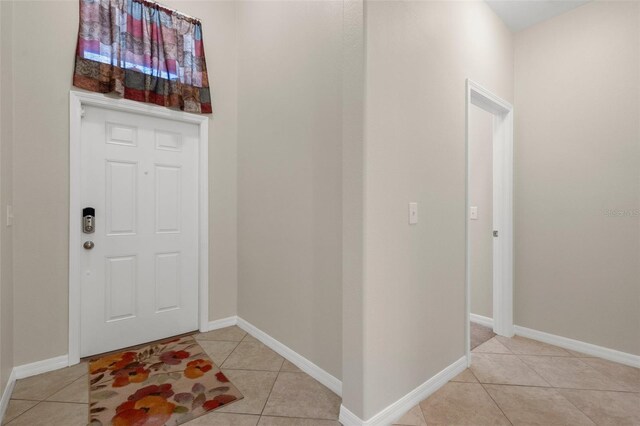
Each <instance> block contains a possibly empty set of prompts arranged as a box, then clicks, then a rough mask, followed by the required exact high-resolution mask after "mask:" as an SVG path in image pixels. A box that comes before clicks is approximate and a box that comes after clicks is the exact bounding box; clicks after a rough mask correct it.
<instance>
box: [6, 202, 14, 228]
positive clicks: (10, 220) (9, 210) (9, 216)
mask: <svg viewBox="0 0 640 426" xmlns="http://www.w3.org/2000/svg"><path fill="white" fill-rule="evenodd" d="M10 226H13V206H7V227H10Z"/></svg>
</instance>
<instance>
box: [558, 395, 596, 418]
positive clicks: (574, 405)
mask: <svg viewBox="0 0 640 426" xmlns="http://www.w3.org/2000/svg"><path fill="white" fill-rule="evenodd" d="M556 394H558V395H559V396H560V397H561V398H562V399H564V400H565V401H567V402H568V403H569V404H571V405H572V406H573V407H574V408H575V409H576V410H578V411H579V412H581V413H582V414H584V416H585V417H586V418H588V419H589V420H591V423H593V424H594V425H597V424H598V422H596V421H595V420H594V419H592V418H591V416H589V415H588V414H587V413H585V412H584V411H582V410H581V409H580V407H578V406H577V405H576V404H574V403H573V402H572V401H571V400H570V399H569V398H567V397H566V396H564V395H563V394H561V393H560V392H557V391H556Z"/></svg>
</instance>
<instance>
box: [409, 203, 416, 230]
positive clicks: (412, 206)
mask: <svg viewBox="0 0 640 426" xmlns="http://www.w3.org/2000/svg"><path fill="white" fill-rule="evenodd" d="M417 223H418V203H409V225H415V224H417Z"/></svg>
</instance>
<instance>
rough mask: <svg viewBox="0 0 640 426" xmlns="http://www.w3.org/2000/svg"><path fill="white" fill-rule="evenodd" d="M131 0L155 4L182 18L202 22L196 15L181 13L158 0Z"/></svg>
mask: <svg viewBox="0 0 640 426" xmlns="http://www.w3.org/2000/svg"><path fill="white" fill-rule="evenodd" d="M133 1H137V2H139V3H146V4H150V5H155V6H158V7H159V8H162V9H164V10H167V11H169V12H171V13H175V14H178V15H180V16H182V17H184V18H188V19H191V20H193V21H196V22H197V23H198V24H201V23H202V22H201V21H200V18H196V17H194V16H191V15H187V14H186V13H182V12H180V11H179V10H176V9H173V8H171V7H168V6H165V5H163V4H161V3H158V2H156V1H151V0H133Z"/></svg>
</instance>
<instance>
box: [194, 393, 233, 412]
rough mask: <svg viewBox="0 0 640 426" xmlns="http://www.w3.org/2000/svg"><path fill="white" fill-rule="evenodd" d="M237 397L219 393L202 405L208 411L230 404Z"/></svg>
mask: <svg viewBox="0 0 640 426" xmlns="http://www.w3.org/2000/svg"><path fill="white" fill-rule="evenodd" d="M235 400H236V397H235V396H233V395H218V396H216V397H215V398H213V399H210V400H208V401H205V402H204V404H203V405H202V407H203V408H204V409H205V410H206V411H211V410H213V409H214V408H218V407H220V406H222V405H225V404H228V403H230V402H231V401H235Z"/></svg>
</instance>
